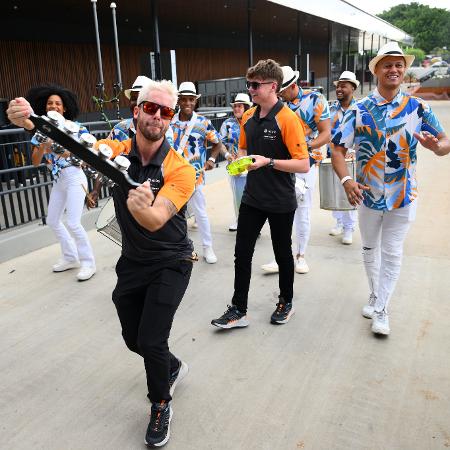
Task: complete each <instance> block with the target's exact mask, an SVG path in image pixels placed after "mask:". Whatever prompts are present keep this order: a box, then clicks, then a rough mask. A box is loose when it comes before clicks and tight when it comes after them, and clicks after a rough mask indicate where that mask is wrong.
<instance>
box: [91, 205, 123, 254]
mask: <svg viewBox="0 0 450 450" xmlns="http://www.w3.org/2000/svg"><path fill="white" fill-rule="evenodd" d="M95 225H96V227H97V231H98V232H99V233H101V234H103V235H104V236H106V237H107V238H108V239H111V241H113V242H114V243H115V244H117V245H119V246H120V247H122V233H121V231H120V228H119V223H118V222H117V219H116V212H115V210H114V201H113V199H112V198H110V199H109V200H108V201H107V202H106V203H105V205H104V206H103V208H102V210H101V211H100V214H99V216H98V218H97V221H96V222H95Z"/></svg>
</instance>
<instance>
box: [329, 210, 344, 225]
mask: <svg viewBox="0 0 450 450" xmlns="http://www.w3.org/2000/svg"><path fill="white" fill-rule="evenodd" d="M343 213H344V211H331V215H332V216H333V219H334V220H336V224H337V225H339V226H341V227H342V226H344V225H343V223H342V215H343Z"/></svg>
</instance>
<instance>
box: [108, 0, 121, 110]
mask: <svg viewBox="0 0 450 450" xmlns="http://www.w3.org/2000/svg"><path fill="white" fill-rule="evenodd" d="M109 6H110V8H111V10H112V19H113V30H114V49H115V54H116V72H117V81H116V82H115V83H114V86H113V90H114V98H113V101H114V103H115V104H116V115H117V118H118V119H121V116H120V106H119V95H120V92H121V91H122V75H121V70H120V55H119V42H118V37H117V23H116V4H115V3H111V5H109Z"/></svg>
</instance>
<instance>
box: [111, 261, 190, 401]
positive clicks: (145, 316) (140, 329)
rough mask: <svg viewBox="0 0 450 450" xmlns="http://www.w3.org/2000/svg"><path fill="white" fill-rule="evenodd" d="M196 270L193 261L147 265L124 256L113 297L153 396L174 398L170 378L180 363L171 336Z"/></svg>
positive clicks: (128, 339) (150, 395)
mask: <svg viewBox="0 0 450 450" xmlns="http://www.w3.org/2000/svg"><path fill="white" fill-rule="evenodd" d="M191 271H192V262H190V261H172V262H171V263H168V264H159V265H153V266H145V265H142V264H141V263H137V262H135V261H131V260H129V259H127V258H125V257H123V256H121V257H120V259H119V261H118V262H117V266H116V273H117V285H116V287H115V289H114V291H113V294H112V298H113V302H114V304H115V306H116V309H117V314H118V315H119V319H120V323H121V325H122V336H123V338H124V340H125V343H126V345H127V347H128V348H129V349H130V350H131V351H133V352H136V353H138V354H139V355H141V356H142V357H143V358H144V364H145V372H146V374H147V387H148V392H149V395H148V397H149V399H150V401H151V402H152V403H156V402H160V401H162V400H165V401H167V402H168V401H170V400H171V399H172V398H171V396H170V393H169V377H170V373H171V372H173V371H174V370H175V369H176V368H177V366H178V360H177V358H176V357H175V356H174V355H172V353H170V351H169V344H168V339H169V335H170V329H171V328H172V322H173V318H174V315H175V312H176V310H177V308H178V306H179V304H180V302H181V299H182V298H183V295H184V293H185V291H186V288H187V286H188V283H189V279H190V277H191Z"/></svg>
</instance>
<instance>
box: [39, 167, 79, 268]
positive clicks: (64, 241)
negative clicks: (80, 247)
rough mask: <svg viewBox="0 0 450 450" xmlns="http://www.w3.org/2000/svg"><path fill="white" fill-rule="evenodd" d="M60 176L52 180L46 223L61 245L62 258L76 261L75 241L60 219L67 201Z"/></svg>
mask: <svg viewBox="0 0 450 450" xmlns="http://www.w3.org/2000/svg"><path fill="white" fill-rule="evenodd" d="M64 170H67V169H64ZM64 170H63V172H64ZM61 176H62V175H61ZM61 176H60V177H59V178H58V179H57V180H56V181H54V182H53V186H52V191H51V193H50V200H49V203H48V212H47V225H48V226H49V227H50V228H51V229H52V230H53V232H54V233H55V235H56V238H57V239H58V241H59V244H60V245H61V252H62V255H63V258H64V259H65V260H66V261H78V252H77V248H76V245H75V242H74V240H73V239H72V237H71V236H70V233H69V232H68V231H67V228H66V227H65V226H64V224H63V223H62V220H61V219H62V215H63V213H64V209H65V207H66V201H67V190H66V187H65V184H64V183H63V182H62V180H61Z"/></svg>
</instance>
